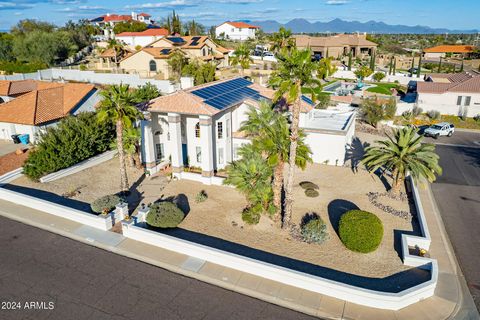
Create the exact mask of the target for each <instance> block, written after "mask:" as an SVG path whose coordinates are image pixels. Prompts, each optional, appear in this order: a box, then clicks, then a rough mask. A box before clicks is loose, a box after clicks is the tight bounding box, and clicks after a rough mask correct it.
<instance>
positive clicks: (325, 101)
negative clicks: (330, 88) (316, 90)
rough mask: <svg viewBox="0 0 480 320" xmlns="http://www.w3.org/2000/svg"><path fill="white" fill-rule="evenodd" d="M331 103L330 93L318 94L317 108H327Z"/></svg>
mask: <svg viewBox="0 0 480 320" xmlns="http://www.w3.org/2000/svg"><path fill="white" fill-rule="evenodd" d="M329 104H330V95H329V94H319V95H318V96H317V105H316V106H315V109H327V108H328V105H329Z"/></svg>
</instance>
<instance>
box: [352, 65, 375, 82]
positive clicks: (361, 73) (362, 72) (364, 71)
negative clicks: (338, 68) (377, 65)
mask: <svg viewBox="0 0 480 320" xmlns="http://www.w3.org/2000/svg"><path fill="white" fill-rule="evenodd" d="M354 73H355V76H357V78H359V79H360V80H363V79H365V78H366V77H368V76H370V75H371V74H372V73H373V71H372V70H371V69H370V68H369V67H366V66H362V67H360V68H358V69H357V70H355V72H354Z"/></svg>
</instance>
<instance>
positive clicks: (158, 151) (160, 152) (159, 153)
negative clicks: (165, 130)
mask: <svg viewBox="0 0 480 320" xmlns="http://www.w3.org/2000/svg"><path fill="white" fill-rule="evenodd" d="M155 157H156V159H157V160H158V161H162V160H163V158H164V157H165V152H164V149H163V143H156V144H155Z"/></svg>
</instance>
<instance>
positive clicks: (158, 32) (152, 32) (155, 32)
mask: <svg viewBox="0 0 480 320" xmlns="http://www.w3.org/2000/svg"><path fill="white" fill-rule="evenodd" d="M168 34H169V32H168V30H167V29H164V28H152V29H147V30H145V31H141V32H122V33H119V34H117V35H116V36H115V37H116V38H118V37H151V36H168Z"/></svg>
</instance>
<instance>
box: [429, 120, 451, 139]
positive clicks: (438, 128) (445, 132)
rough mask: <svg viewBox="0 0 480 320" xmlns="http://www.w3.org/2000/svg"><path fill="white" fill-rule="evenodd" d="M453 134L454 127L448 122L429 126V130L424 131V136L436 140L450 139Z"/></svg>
mask: <svg viewBox="0 0 480 320" xmlns="http://www.w3.org/2000/svg"><path fill="white" fill-rule="evenodd" d="M454 132H455V126H454V125H453V124H451V123H448V122H441V123H437V124H434V125H433V126H430V127H429V128H427V129H425V131H424V135H425V136H430V137H434V138H435V139H437V138H438V137H440V136H447V137H451V136H452V134H453V133H454Z"/></svg>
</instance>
